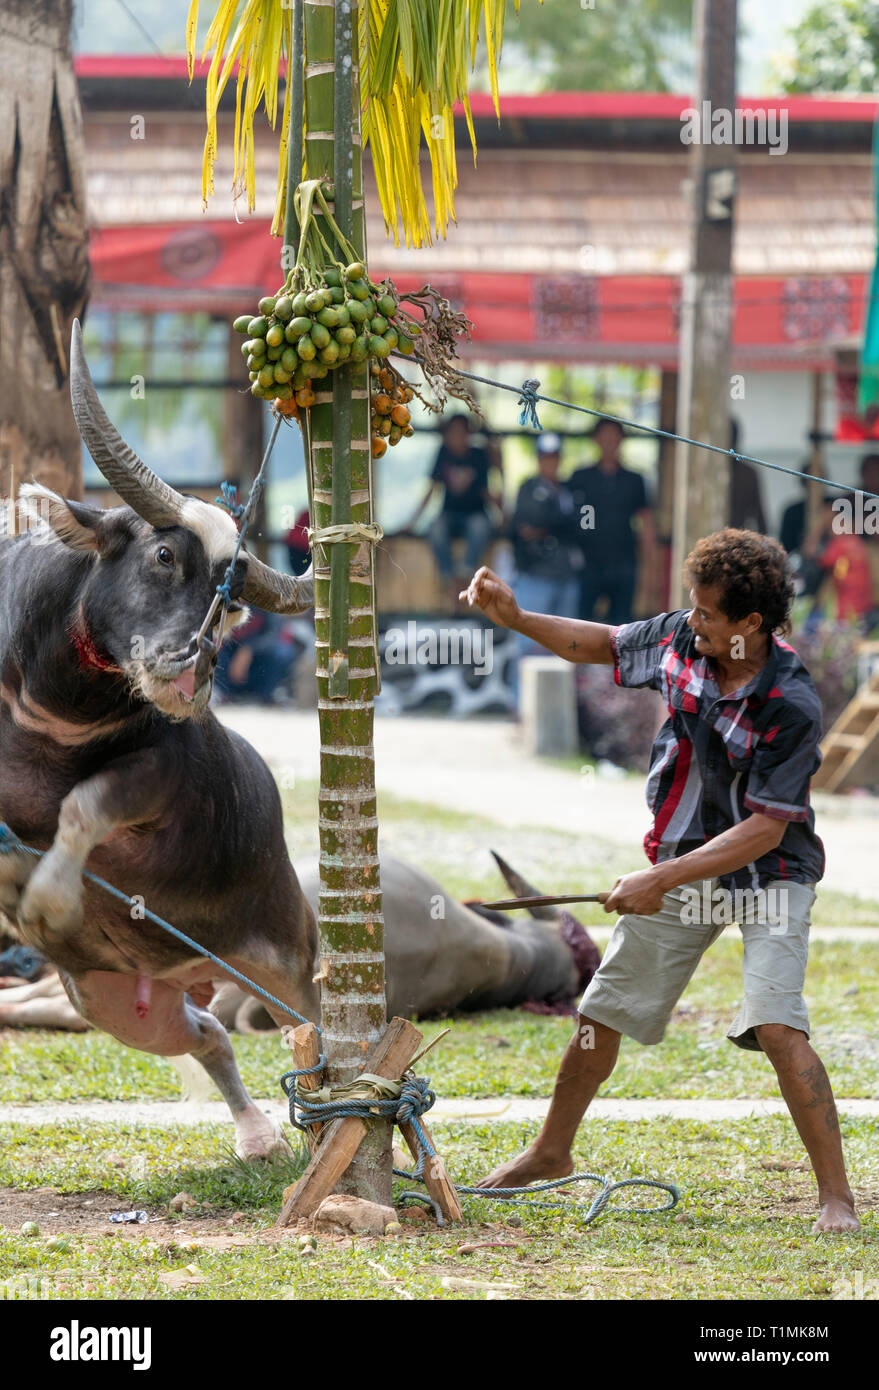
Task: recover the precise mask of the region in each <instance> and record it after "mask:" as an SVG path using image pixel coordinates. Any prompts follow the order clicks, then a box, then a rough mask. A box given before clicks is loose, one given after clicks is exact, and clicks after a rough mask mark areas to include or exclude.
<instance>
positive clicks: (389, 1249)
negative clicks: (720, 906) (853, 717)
mask: <svg viewBox="0 0 879 1390" xmlns="http://www.w3.org/2000/svg"><path fill="white" fill-rule="evenodd" d="M284 796H285V801H286V812H287V816H288V838H289V842H290V846H291V849H292V851H293V853H294V857H301V856H302V855H304V854H306V853H310V852H313V851H314V850H315V849H316V842H315V835H314V825H315V815H316V787H315V786H314V784H311V783H301V784H299V785H297V786H296V787H295V788H293V789H292V790H287V791H285V793H284ZM380 802H381V804H380V815H381V823H382V835H383V842H384V845H385V847H386V849H387V850H389V851H391V852H395V853H398V854H400V855H403V856H406V857H410V858H412V859H415V860H416V861H417V862H419V863H421V864H423V865H424V866H425V867H426V868H427V869H428V870H429V871H430V872H433V873H434V874H435V875H436V876H437V877H438V878H440V879H441V881H442V882H443V883H444V885H446V886H447V887H449V888H450V889H451V890H452V891H454V892H456V893H458V894H459V895H460V896H471V895H472V896H476V895H482V896H489V895H495V894H498V893H499V892H500V891H501V886H500V883H499V879H498V875H497V872H496V870H495V868H494V865H493V863H492V861H491V859H490V857H489V855H488V850H489V848H490V847H494V848H497V849H498V850H500V851H501V852H502V853H503V854H504V855H505V856H506V857H508V858H509V859H510V861H511V862H512V863H514V864H515V865H516V867H518V868H519V869H520V871H521V872H523V873H524V874H526V875H527V876H528V877H529V878H531V879H533V880H534V881H535V882H536V883H537V884H538V886H541V887H546V888H549V887H550V886H551V887H552V888H554V889H559V890H560V891H565V890H568V891H571V890H575V889H576V888H578V887H582V888H583V889H584V890H589V889H594V888H598V887H601V886H603V885H604V886H606V885H607V883H608V882H612V880H613V876H614V875H615V874H617V873H620V872H624V871H625V870H626V869H629V868H632V867H635V865H634V863H633V862H631V861H629V860H624V858H622V857H621V856H620V855H619V852H618V851H610V852H608V851H607V850H606V848H603V847H602V846H600V845H596V844H594V843H591V844H590V845H588V846H583V845H582V844H581V843H580V842H579V841H578V840H577V838H576V837H574V836H568V835H560V834H555V833H553V832H546V831H533V832H532V831H522V830H517V831H510V830H506V829H499V828H498V827H497V826H496V825H494V824H493V823H492V822H491V821H488V820H482V819H481V818H479V817H461V816H459V815H452V814H449V813H446V812H443V811H436V810H434V809H433V808H429V807H425V806H423V805H421V804H418V803H409V802H403V801H399V800H396V799H394V798H390V797H383V798H380ZM852 903H854V900H852V902H851V903H849V904H846V903H844V902H841V901H840V899H838V898H837V899H835V900H834V899H830V898H829V896H828V897H826V898H825V899H822V897H820V896H819V899H818V905H817V911H816V914H815V918H816V923H817V924H824V925H834V924H840V923H845V922H846V921H847V922H857V923H861V924H865V923H870V922H876V923H877V924H879V904H875V903H873V904H870V903H866V904H865V903H863V902H861V901H858V902H857V904H856V906H853V905H852ZM847 913H848V914H849V915H848V916H846V914H847ZM588 914H589V909H584V911H583V913H582V916H583V919H584V920H586V921H592V922H598V923H600V924H601V925H603V926H606V925H607V918H606V917H605V916H604V914H603V913H601V912H597V913H596V912H593V914H592V916H591V917H590V916H589V915H588ZM877 937H879V934H877ZM877 967H879V939H877V942H876V943H871V942H860V941H859V942H855V943H853V942H843V941H816V942H814V943H813V947H812V953H811V959H810V967H809V975H808V977H807V989H806V997H807V1002H808V1004H809V1008H810V1012H811V1015H812V1022H813V1028H814V1038H815V1041H816V1043H817V1045H818V1048H819V1050H820V1051H821V1053H822V1056H823V1057H824V1060H825V1061H826V1063H827V1065H828V1069H829V1071H830V1074H831V1079H832V1081H833V1083H834V1087H835V1090H836V1092H837V1095H838V1096H844V1097H875V1096H877V1094H879V1088H877V1060H879V1042H877V1037H876V1026H875V1020H876V1016H877V1007H879V969H877ZM740 992H741V943H740V940H739V938H738V934H737V932H736V931H735V929H730V931H729V932H728V933H727V934H726V935H725V936H724V937H723V938H722V939H721V940H720V941H719V942H717V943H716V944H715V946H714V947H712V948H711V950H710V952H709V953H708V954H707V955H706V957H705V959H704V961H703V962H702V964H701V966H700V968H699V970H698V971H697V974H696V976H695V978H694V980H693V981H692V982H691V985H690V987H689V989H688V990H687V992H686V994H685V995H684V998H683V999H682V1000H681V1004H680V1007H679V1010H678V1012H677V1014H676V1016H675V1018H674V1020H673V1022H672V1025H671V1026H670V1028H669V1032H668V1035H667V1037H666V1040H665V1042H664V1043H663V1044H662V1045H661V1046H660V1047H656V1048H641V1047H638V1046H637V1045H636V1044H634V1043H630V1042H624V1044H623V1048H622V1054H621V1060H620V1064H619V1066H618V1068H617V1070H616V1072H615V1073H614V1075H613V1077H612V1078H611V1080H610V1082H609V1083H608V1085H607V1086H606V1087H605V1088H604V1091H603V1094H604V1095H606V1096H612V1097H617V1098H626V1097H631V1098H637V1097H678V1098H696V1097H713V1098H729V1097H762V1096H774V1095H776V1094H777V1092H776V1089H775V1083H774V1076H773V1073H772V1071H771V1068H770V1067H769V1065H768V1064H767V1063H766V1061H765V1060H764V1059H763V1058H762V1057H761V1056H760V1055H759V1054H752V1053H745V1052H742V1051H741V1050H740V1049H738V1048H735V1047H732V1046H731V1045H730V1044H729V1043H727V1042H726V1040H725V1038H724V1033H725V1030H726V1027H727V1026H728V1024H729V1021H730V1020H731V1018H732V1017H733V1015H734V1012H735V1010H736V1007H737V1004H738V1000H739V997H740ZM450 1023H451V1026H452V1033H451V1034H450V1036H449V1037H447V1038H445V1039H444V1040H443V1042H442V1043H441V1044H440V1046H439V1047H438V1048H437V1049H436V1050H435V1051H434V1052H432V1053H431V1054H430V1057H429V1059H428V1060H427V1062H426V1064H425V1070H426V1071H427V1073H428V1074H429V1075H430V1077H431V1081H432V1084H433V1086H434V1088H435V1089H436V1091H437V1092H438V1094H439V1095H440V1096H443V1097H453V1096H456V1097H468V1096H472V1097H484V1096H503V1095H515V1096H546V1095H548V1094H549V1092H550V1089H551V1086H552V1081H553V1078H554V1075H555V1071H556V1067H557V1064H558V1059H559V1056H560V1054H561V1051H562V1048H563V1047H564V1045H565V1042H566V1041H567V1038H568V1036H569V1035H570V1031H571V1028H572V1023H571V1020H569V1019H566V1018H546V1017H541V1016H537V1015H533V1014H529V1013H526V1012H523V1011H517V1010H497V1011H494V1012H491V1013H483V1014H474V1015H469V1016H467V1015H464V1016H460V1017H457V1018H455V1019H454V1020H431V1021H430V1022H428V1023H426V1024H424V1025H423V1026H424V1031H425V1034H426V1036H427V1037H428V1038H431V1037H434V1036H435V1035H436V1034H437V1033H438V1032H439V1031H440V1029H442V1028H444V1027H446V1026H448V1025H449V1024H450ZM233 1041H234V1046H235V1049H236V1053H237V1055H238V1058H239V1062H240V1065H241V1071H242V1074H243V1076H244V1079H245V1082H246V1084H247V1085H248V1087H249V1088H250V1089H251V1091H252V1092H253V1094H255V1095H257V1096H266V1097H276V1098H279V1097H280V1091H279V1085H278V1079H279V1077H280V1075H281V1073H282V1072H283V1071H285V1070H286V1069H288V1067H289V1066H290V1059H289V1054H288V1052H287V1051H286V1049H285V1048H284V1046H283V1045H282V1043H281V1041H280V1038H279V1037H278V1036H277V1035H268V1036H263V1037H236V1038H234V1040H233ZM179 1094H180V1084H179V1081H178V1077H177V1074H176V1072H175V1071H174V1070H173V1068H172V1067H171V1065H170V1063H168V1062H167V1061H165V1060H163V1059H161V1058H156V1057H151V1056H147V1055H145V1054H142V1053H135V1052H132V1051H129V1050H128V1049H126V1048H123V1047H122V1046H121V1045H120V1044H118V1043H116V1042H114V1041H113V1040H112V1039H110V1038H108V1037H106V1036H104V1035H102V1034H98V1033H89V1034H85V1035H80V1036H72V1035H69V1034H53V1033H45V1032H37V1031H34V1032H29V1033H15V1032H6V1033H0V1098H2V1100H3V1102H4V1103H10V1102H11V1103H16V1102H28V1101H50V1100H55V1101H64V1100H98V1099H100V1100H114V1099H119V1100H157V1099H171V1100H173V1099H175V1098H176V1097H177V1096H179ZM433 1128H434V1131H435V1133H436V1137H437V1140H438V1143H439V1145H440V1147H441V1149H442V1152H443V1153H444V1155H445V1157H446V1158H447V1161H448V1164H449V1167H450V1169H451V1172H452V1173H453V1175H454V1176H455V1177H456V1178H457V1179H458V1180H459V1181H462V1182H467V1181H472V1180H473V1179H475V1178H476V1177H478V1176H480V1175H481V1174H483V1173H485V1172H486V1171H487V1170H488V1169H489V1168H491V1167H493V1166H494V1165H495V1164H497V1163H498V1162H500V1161H501V1160H502V1159H504V1158H506V1157H509V1156H511V1155H512V1154H513V1153H515V1152H517V1151H518V1150H519V1149H520V1148H522V1147H523V1145H524V1144H525V1143H526V1142H528V1140H529V1139H530V1138H531V1137H532V1136H533V1133H534V1128H533V1126H530V1125H526V1124H511V1123H508V1122H504V1121H503V1120H502V1119H501V1120H499V1121H497V1122H494V1123H490V1124H489V1123H481V1124H461V1123H459V1124H457V1125H453V1124H451V1123H436V1124H435V1125H434V1126H433ZM843 1131H844V1137H845V1143H846V1150H847V1155H848V1160H849V1164H850V1171H851V1177H852V1182H853V1185H854V1186H855V1188H856V1191H857V1194H858V1197H859V1203H860V1207H861V1212H862V1217H863V1220H864V1229H863V1231H862V1232H861V1233H860V1234H859V1235H857V1236H855V1237H847V1238H845V1239H843V1238H840V1237H836V1238H824V1239H820V1238H816V1237H813V1236H812V1235H811V1234H810V1226H811V1222H812V1220H813V1219H814V1215H815V1211H816V1206H815V1192H814V1184H813V1179H812V1176H811V1173H810V1172H809V1170H808V1167H807V1165H806V1164H805V1161H804V1156H803V1153H802V1149H801V1146H800V1143H799V1141H798V1139H797V1137H796V1135H795V1133H794V1131H793V1129H792V1126H791V1125H790V1123H789V1122H788V1121H787V1120H786V1119H784V1118H782V1117H768V1118H761V1119H751V1120H736V1121H724V1122H722V1123H721V1122H718V1123H702V1122H696V1121H683V1120H671V1119H668V1118H666V1119H656V1120H639V1121H634V1122H622V1121H605V1120H599V1119H594V1120H592V1121H589V1122H587V1123H586V1124H585V1125H584V1126H583V1127H582V1129H581V1132H580V1135H579V1139H578V1147H577V1158H578V1166H580V1167H582V1168H584V1169H588V1170H590V1171H592V1172H598V1173H602V1174H608V1175H610V1176H611V1177H612V1178H614V1179H620V1178H626V1177H634V1176H652V1177H656V1178H666V1179H669V1180H671V1181H673V1182H675V1183H677V1184H678V1186H679V1187H680V1188H681V1192H682V1203H681V1209H680V1210H679V1211H677V1212H675V1213H671V1214H664V1215H663V1214H652V1215H644V1216H638V1215H605V1216H603V1217H602V1218H601V1219H600V1220H599V1221H598V1222H596V1223H595V1224H594V1225H592V1226H589V1227H585V1226H584V1225H583V1213H584V1211H585V1208H584V1207H582V1206H580V1205H579V1204H578V1203H577V1202H575V1201H573V1200H572V1199H571V1198H563V1199H562V1200H561V1202H560V1204H559V1205H557V1206H555V1207H552V1208H550V1209H546V1208H542V1207H540V1206H536V1205H533V1206H527V1205H526V1206H517V1207H512V1206H509V1205H504V1204H492V1203H487V1202H476V1201H469V1200H468V1202H467V1208H466V1216H467V1220H466V1223H465V1225H464V1226H460V1227H456V1228H455V1229H454V1230H451V1231H443V1230H437V1229H436V1227H435V1226H434V1225H433V1223H432V1221H419V1220H417V1219H413V1220H411V1221H409V1220H407V1221H405V1222H404V1224H403V1234H402V1235H399V1236H396V1237H387V1238H385V1239H384V1240H381V1241H369V1240H365V1239H362V1240H357V1241H350V1240H342V1239H341V1238H329V1237H322V1238H321V1240H320V1242H319V1248H318V1251H317V1253H316V1254H315V1255H314V1256H311V1257H303V1256H302V1255H301V1254H300V1251H299V1246H298V1243H297V1240H296V1237H295V1234H292V1233H289V1232H288V1233H279V1232H275V1231H274V1230H273V1229H272V1222H273V1220H274V1218H275V1216H276V1215H277V1212H278V1209H279V1207H280V1201H281V1194H282V1192H283V1189H284V1187H285V1186H286V1185H287V1184H288V1183H289V1182H290V1181H292V1180H293V1178H294V1177H295V1176H296V1168H295V1166H292V1165H288V1166H287V1167H284V1166H280V1167H277V1166H270V1167H267V1168H265V1167H260V1166H258V1165H256V1166H254V1165H244V1164H241V1163H239V1162H238V1161H237V1160H235V1159H234V1158H233V1157H232V1155H231V1151H230V1148H229V1145H230V1143H231V1126H230V1125H228V1124H225V1125H217V1126H209V1125H203V1126H196V1127H189V1126H179V1127H167V1128H163V1127H159V1126H156V1125H152V1124H133V1123H131V1124H127V1123H114V1124H108V1123H102V1124H79V1123H75V1122H73V1121H70V1120H67V1121H65V1120H64V1119H63V1116H60V1115H59V1119H58V1123H56V1124H54V1125H52V1126H48V1125H46V1126H31V1125H21V1124H0V1297H3V1296H4V1288H3V1285H4V1284H5V1285H6V1287H7V1290H11V1291H12V1292H13V1293H14V1291H15V1290H16V1289H18V1290H20V1289H21V1288H22V1287H26V1288H31V1289H33V1288H35V1287H37V1286H38V1287H39V1296H40V1297H46V1298H58V1299H64V1298H73V1297H82V1296H85V1297H93V1298H108V1297H110V1298H162V1299H186V1298H189V1299H201V1298H211V1299H238V1298H240V1299H262V1298H278V1299H282V1298H304V1299H326V1298H330V1297H332V1298H342V1299H352V1300H353V1299H384V1298H395V1299H400V1300H406V1299H407V1298H410V1297H411V1298H416V1299H426V1298H443V1299H447V1298H451V1299H460V1298H463V1299H467V1298H477V1299H482V1298H485V1297H488V1296H491V1297H505V1296H510V1297H514V1298H516V1297H525V1298H554V1299H558V1298H561V1299H577V1298H583V1299H593V1298H607V1299H639V1298H640V1299H644V1298H660V1299H693V1298H702V1299H708V1300H712V1299H740V1298H757V1299H769V1300H775V1299H787V1298H799V1299H817V1300H821V1299H833V1298H838V1297H845V1296H847V1294H846V1290H847V1288H848V1286H847V1285H846V1284H845V1281H846V1280H849V1281H850V1280H852V1279H854V1278H855V1277H856V1276H857V1275H860V1276H861V1278H862V1279H863V1281H864V1284H869V1281H871V1280H879V1147H877V1144H876V1134H877V1128H876V1123H875V1121H871V1120H860V1119H853V1118H849V1117H843ZM181 1190H184V1191H186V1192H188V1193H189V1194H190V1195H191V1196H192V1197H193V1199H194V1200H195V1202H196V1203H197V1205H196V1207H195V1208H194V1209H192V1210H191V1211H190V1212H188V1213H187V1214H186V1215H184V1216H178V1215H174V1216H172V1215H171V1214H170V1213H169V1210H168V1203H169V1201H170V1199H171V1198H172V1197H173V1196H174V1195H175V1194H176V1193H178V1192H179V1191H181ZM586 1190H587V1191H588V1192H589V1195H590V1196H591V1195H592V1194H593V1193H594V1191H595V1189H594V1187H593V1188H587V1189H586ZM623 1195H626V1196H628V1197H629V1200H630V1201H633V1202H636V1203H637V1202H641V1201H644V1200H645V1194H644V1193H640V1192H638V1191H637V1190H636V1191H635V1192H634V1193H633V1194H631V1195H629V1194H623ZM657 1197H658V1198H660V1200H661V1196H660V1194H657ZM647 1200H649V1198H648V1199H647ZM133 1207H143V1208H145V1209H147V1210H148V1211H149V1213H150V1218H151V1219H150V1221H149V1222H148V1223H147V1224H146V1225H141V1226H122V1227H116V1226H113V1225H111V1224H110V1222H109V1221H108V1219H107V1218H108V1215H109V1212H110V1211H113V1210H123V1209H130V1208H133ZM29 1219H36V1220H37V1222H38V1224H39V1227H40V1233H39V1234H38V1235H35V1236H32V1237H26V1236H24V1235H23V1234H21V1226H22V1223H23V1222H24V1221H26V1220H29ZM483 1241H492V1242H495V1243H496V1242H498V1241H503V1242H506V1243H505V1244H501V1245H498V1244H495V1245H493V1246H492V1247H491V1248H480V1249H477V1250H475V1251H473V1252H472V1253H464V1252H461V1253H459V1247H460V1246H462V1245H467V1244H475V1243H478V1242H483ZM189 1266H194V1267H195V1268H194V1271H193V1270H192V1269H189V1270H188V1269H187V1267H189ZM466 1280H470V1281H471V1282H470V1284H469V1285H468V1284H466V1283H463V1282H460V1281H466ZM28 1281H31V1283H30V1284H29V1283H28ZM34 1281H36V1283H35V1282H34ZM444 1281H446V1282H444ZM449 1281H451V1282H449ZM456 1281H458V1282H456ZM504 1286H506V1287H504ZM873 1287H874V1288H875V1287H879V1284H874V1285H873ZM6 1296H10V1294H9V1293H7V1294H6ZM19 1296H21V1295H20V1294H19Z"/></svg>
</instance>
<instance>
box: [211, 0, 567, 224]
mask: <svg viewBox="0 0 879 1390" xmlns="http://www.w3.org/2000/svg"><path fill="white" fill-rule="evenodd" d="M539 2H540V3H542V0H539ZM513 3H514V4H515V7H516V10H517V11H518V8H519V0H513ZM358 4H359V14H358V50H359V65H360V104H361V119H362V138H363V144H364V146H366V145H369V146H370V148H371V152H372V162H373V168H374V170H375V177H376V184H377V187H378V195H379V201H380V203H381V207H382V213H383V215H384V220H385V226H386V228H387V231H388V234H389V235H390V236H393V238H394V241H395V242H398V241H399V236H400V229H401V228H402V232H403V235H404V236H405V238H406V241H407V243H408V244H409V245H410V246H421V245H424V244H425V243H426V242H429V241H430V239H431V228H430V219H429V217H428V213H427V204H426V201H425V195H424V186H423V181H422V172H421V162H420V155H421V150H422V148H425V149H426V151H427V154H428V158H429V160H430V165H431V182H432V188H433V204H434V229H435V231H436V233H437V235H439V236H445V234H446V232H447V230H448V225H449V222H450V221H454V217H455V188H456V187H457V182H458V171H457V162H456V157H455V134H454V120H453V108H454V107H455V105H456V104H457V103H461V104H462V105H463V107H464V112H465V116H466V120H467V128H468V131H469V134H470V140H471V144H472V146H473V153H474V157H475V155H476V142H475V138H474V132H473V121H472V117H471V113H470V105H469V101H468V85H469V79H470V73H471V72H472V69H473V66H474V63H475V61H476V55H477V52H478V47H479V38H480V33H482V34H483V35H484V41H485V46H486V50H487V56H488V74H489V82H490V84H491V93H492V99H493V101H494V107H495V111H496V112H497V111H498V79H497V65H498V59H499V57H500V52H501V46H502V43H503V34H504V19H505V16H506V7H507V0H358ZM198 8H199V0H191V4H190V9H189V14H188V17H187V22H186V50H187V58H188V62H189V75H190V79H191V78H192V72H193V64H194V60H195V35H196V26H197V21H198ZM292 14H293V11H292V7H291V6H290V4H289V0H287V3H285V0H217V9H216V13H215V15H214V18H213V21H212V23H211V26H210V29H209V30H208V33H207V38H206V41H205V49H204V52H205V56H206V55H207V54H208V53H210V54H211V61H210V67H209V70H208V75H207V83H206V88H205V102H206V109H207V133H206V137H205V152H204V162H203V168H202V193H203V196H204V198H205V201H207V199H208V197H209V196H210V195H211V194H212V193H213V191H214V188H213V166H214V160H215V158H216V154H217V147H218V137H217V113H218V109H219V104H220V99H221V97H222V95H223V92H224V91H225V88H226V86H227V84H228V82H229V80H230V79H231V77H232V75H233V73H234V72H235V69H236V66H237V88H236V100H235V125H234V135H233V150H234V172H233V191H234V193H235V195H236V196H239V195H240V194H242V193H244V194H245V195H246V197H247V207H248V211H252V210H253V207H254V203H255V175H256V170H255V158H254V121H255V118H256V113H257V110H258V109H259V107H260V105H262V106H263V107H264V109H265V112H266V115H267V117H268V120H269V124H270V125H271V126H272V128H274V126H275V124H276V121H277V113H278V81H279V74H280V71H281V65H282V62H283V60H284V59H285V58H286V59H288V60H289V57H290V52H291V47H292V23H293V20H292ZM233 26H234V32H233ZM230 35H231V37H230ZM290 114H291V113H290V84H289V83H288V84H286V91H285V99H284V113H283V119H282V133H281V148H280V151H279V160H278V196H277V198H276V202H275V217H274V221H273V224H272V230H273V231H274V232H279V231H280V225H281V217H282V209H283V202H284V185H285V179H286V172H287V140H288V133H289V125H290ZM422 140H423V146H422Z"/></svg>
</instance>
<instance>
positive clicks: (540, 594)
mask: <svg viewBox="0 0 879 1390" xmlns="http://www.w3.org/2000/svg"><path fill="white" fill-rule="evenodd" d="M561 448H562V441H561V439H560V438H559V436H558V435H557V434H542V435H541V436H540V437H539V439H538V441H537V473H536V474H535V476H534V477H532V478H526V480H525V482H524V483H523V484H522V486H521V487H520V489H519V495H518V497H517V498H516V507H515V511H514V512H513V526H512V530H513V555H514V559H515V565H516V577H515V581H514V585H513V587H514V589H515V594H516V601H517V602H518V604H519V605H520V607H522V608H526V609H528V610H530V611H531V612H534V613H557V614H559V615H560V616H561V617H565V618H574V617H576V615H577V608H578V589H579V570H580V568H581V567H582V564H583V560H582V556H581V554H580V548H579V535H578V527H577V518H576V514H575V511H574V499H573V496H572V495H571V492H570V489H569V488H568V486H567V485H566V484H565V483H560V482H559V466H560V464H561ZM517 647H518V653H519V657H520V659H521V657H523V656H527V655H528V654H529V653H533V652H537V653H539V652H541V651H542V648H541V647H539V646H537V645H536V644H535V643H534V642H531V641H529V639H528V638H527V637H522V636H519V638H518V639H517ZM517 686H518V680H517Z"/></svg>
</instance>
